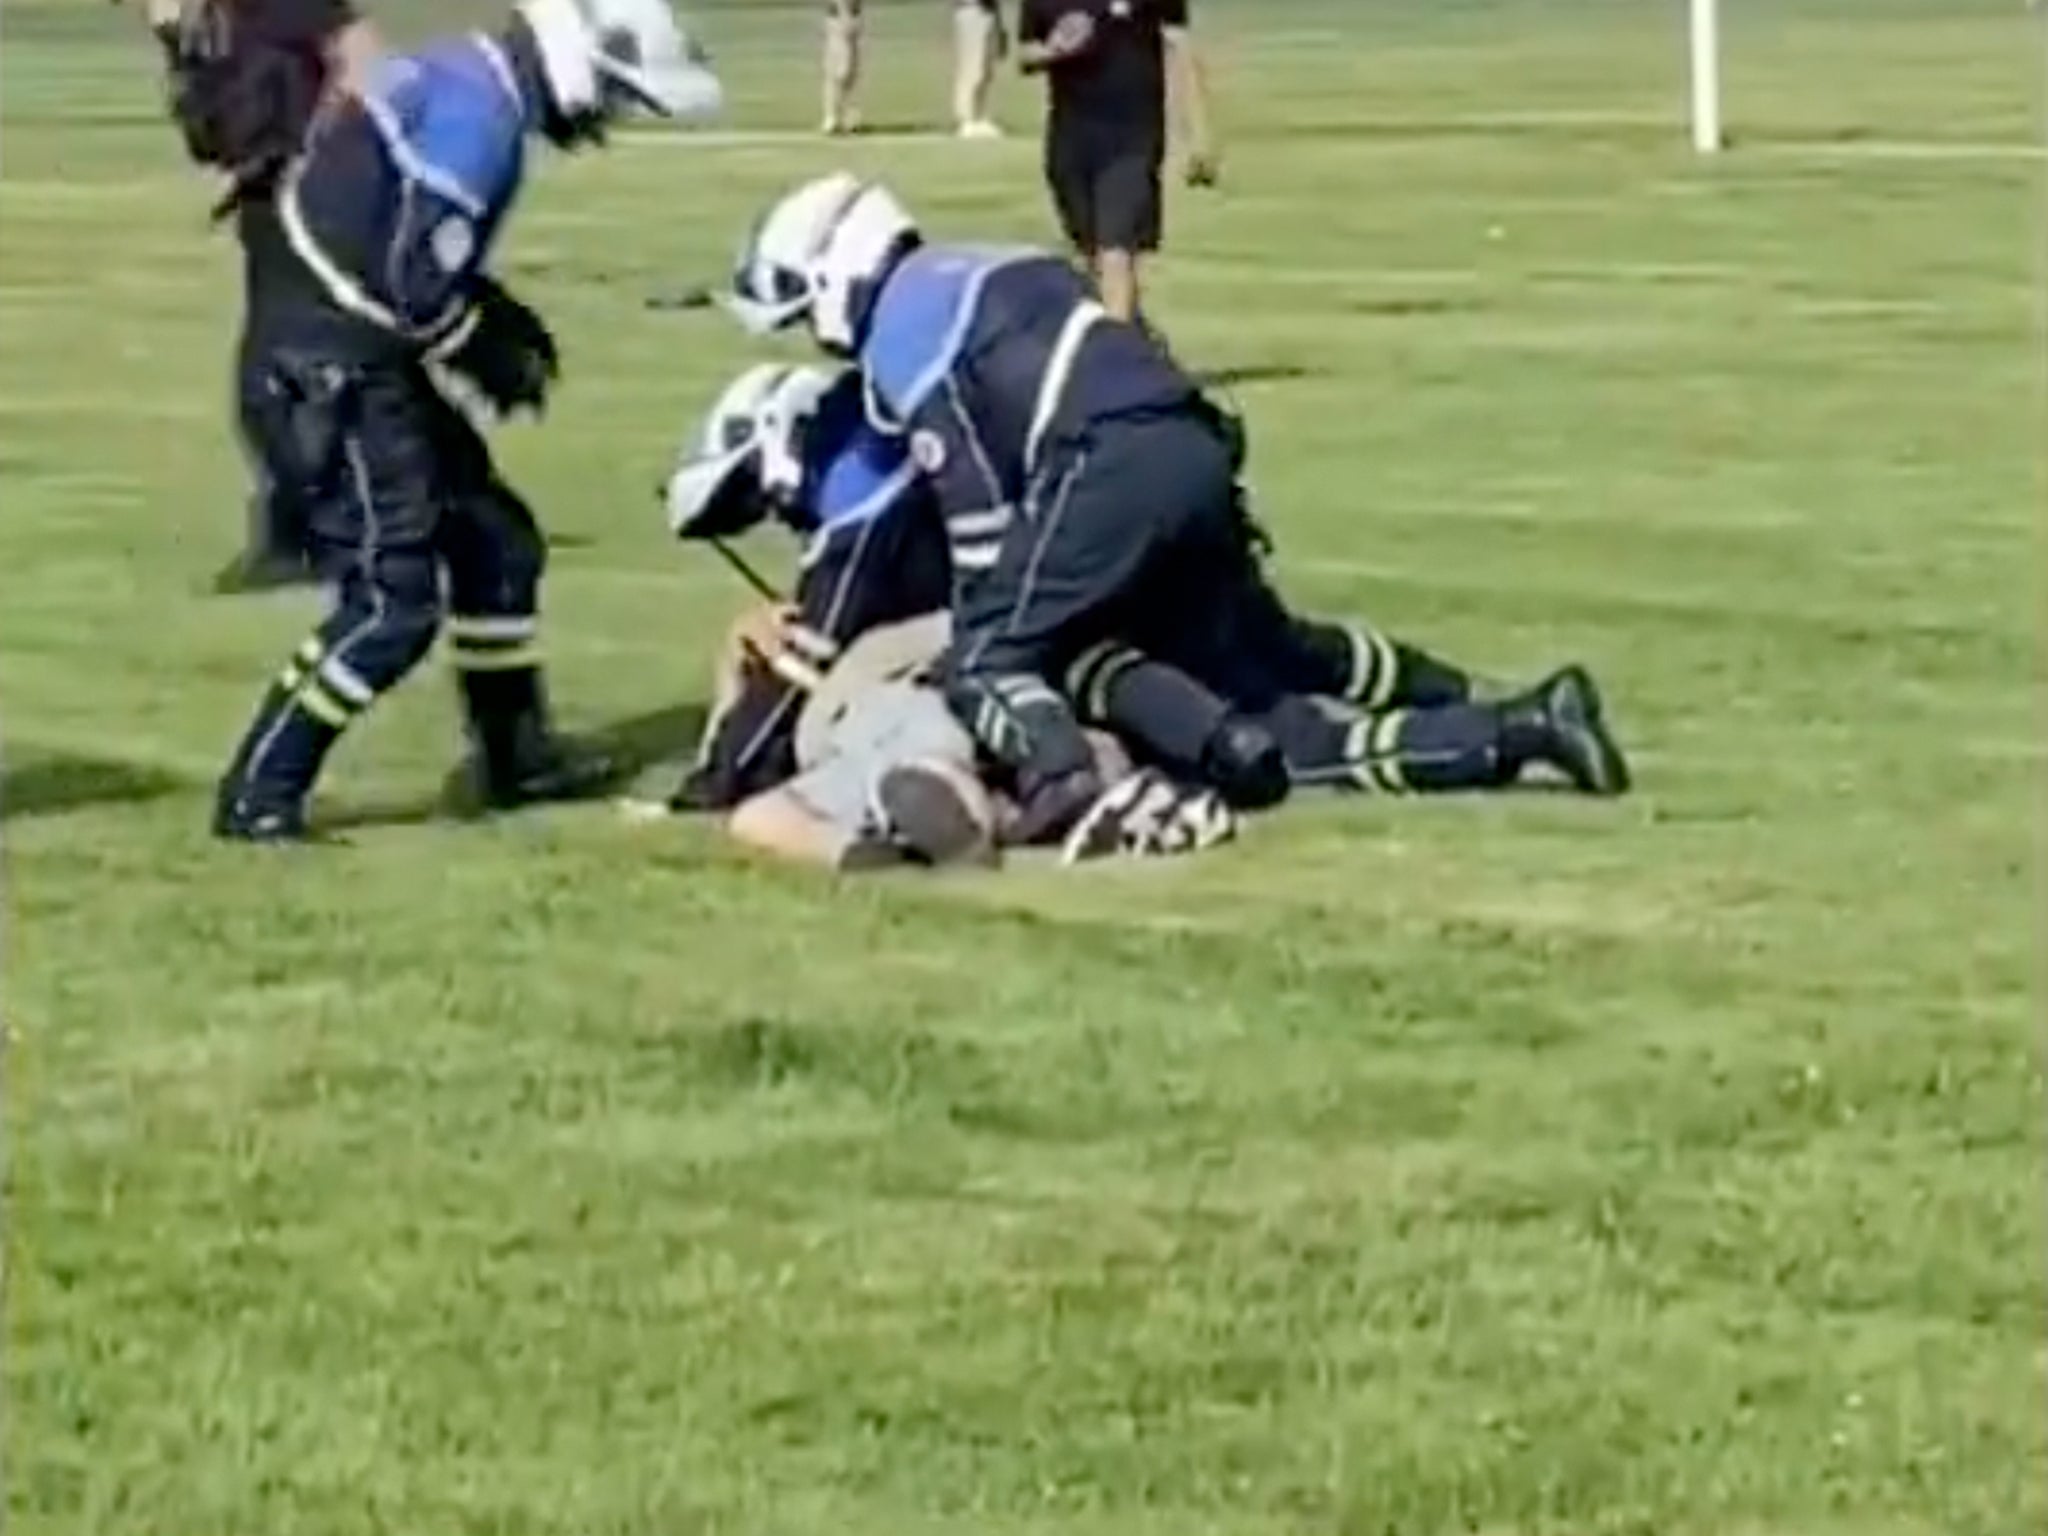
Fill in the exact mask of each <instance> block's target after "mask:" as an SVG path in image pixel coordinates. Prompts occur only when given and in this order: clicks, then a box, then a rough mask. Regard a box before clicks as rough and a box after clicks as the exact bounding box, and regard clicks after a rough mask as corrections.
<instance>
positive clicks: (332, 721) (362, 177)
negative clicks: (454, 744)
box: [214, 0, 720, 842]
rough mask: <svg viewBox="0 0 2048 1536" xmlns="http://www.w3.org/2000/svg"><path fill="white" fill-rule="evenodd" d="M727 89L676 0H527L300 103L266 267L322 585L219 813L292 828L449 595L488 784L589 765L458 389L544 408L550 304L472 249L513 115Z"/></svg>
mask: <svg viewBox="0 0 2048 1536" xmlns="http://www.w3.org/2000/svg"><path fill="white" fill-rule="evenodd" d="M719 96H720V92H719V87H718V82H717V79H716V77H715V76H713V75H712V74H711V73H710V72H709V70H708V69H706V68H705V67H704V66H703V62H702V59H701V56H700V55H698V54H696V53H695V51H694V50H693V49H692V48H691V47H690V45H689V43H688V41H687V39H686V38H685V37H684V35H683V33H682V31H681V29H680V28H679V27H678V25H677V23H676V20H675V17H674V15H673V14H672V13H671V12H670V11H669V9H668V7H667V5H666V3H665V0H520V4H519V5H518V7H517V9H516V11H515V12H514V14H513V16H512V18H511V21H510V22H509V24H508V25H506V26H505V27H504V28H503V29H502V30H501V31H499V32H498V33H496V34H495V35H486V34H483V33H475V34H472V35H470V36H467V37H463V38H460V39H455V40H451V41H448V42H445V43H441V44H438V45H436V46H432V47H429V48H427V49H425V50H423V51H421V52H419V53H416V54H411V55H407V56H402V57H399V56H394V57H387V58H385V59H382V60H380V61H379V62H378V63H377V65H376V66H375V67H374V68H373V69H372V70H371V71H370V73H369V75H368V77H367V78H366V79H364V81H363V82H362V83H361V85H360V86H359V87H358V89H357V91H356V93H355V94H354V95H353V96H351V97H349V98H347V99H345V100H342V101H339V102H337V103H335V104H334V106H333V107H332V109H331V110H328V111H326V112H323V113H322V115H321V117H320V118H319V119H318V120H317V121H316V122H315V124H314V126H313V128H312V131H311V132H310V134H309V135H308V138H307V143H306V147H305V150H304V152H303V154H302V155H301V156H300V157H299V158H297V159H296V160H294V161H293V162H292V164H291V165H290V167H289V168H288V169H287V170H286V171H285V173H284V175H283V177H282V179H281V181H280V183H279V185H278V190H277V214H278V219H277V223H278V229H279V232H280V234H281V237H282V241H281V245H280V246H279V247H278V248H276V249H274V250H272V249H269V248H263V249H261V250H259V252H258V257H259V259H258V260H257V262H256V270H255V278H256V286H257V289H258V291H259V299H258V307H259V308H262V309H264V311H265V313H266V314H267V315H268V316H269V323H267V324H266V325H265V327H264V328H263V331H262V365H263V369H264V372H265V377H266V382H267V383H268V385H269V387H270V389H271V391H272V393H273V395H274V396H275V397H276V398H277V399H278V400H279V402H280V406H281V412H282V415H283V418H284V426H285V429H286V430H285V431H284V433H283V434H282V437H281V442H282V443H283V444H285V445H286V446H287V447H288V449H289V462H288V464H287V465H286V466H285V468H286V473H287V474H288V476H289V479H290V483H291V484H292V486H293V487H294V490H295V492H296V493H297V494H298V495H300V496H302V497H303V498H304V499H305V502H304V504H305V505H306V506H307V507H308V508H309V510H310V530H311V545H312V550H313V556H314V561H315V564H316V567H317V569H318V572H319V574H320V576H321V577H322V578H323V579H324V580H325V581H327V582H328V583H330V584H331V586H332V589H333V591H334V593H335V602H334V606H333V608H332V610H331V611H330V612H329V614H328V616H327V618H326V620H325V621H324V622H323V623H322V624H321V625H320V626H319V627H318V628H317V629H316V630H315V631H314V633H313V634H312V635H311V636H310V637H309V638H308V639H307V640H306V642H305V643H304V644H303V645H302V646H300V648H299V649H298V651H297V652H296V653H295V654H294V655H293V657H292V658H291V660H290V661H289V662H288V663H287V664H286V666H285V667H284V669H283V671H282V672H281V673H280V675H279V676H278V678H277V680H276V681H275V682H274V683H273V684H272V685H271V687H270V689H269V690H268V692H267V693H266V694H265V696H264V698H263V701H262V703H261V704H260V705H259V707H258V709H257V712H256V718H255V719H254V720H253V721H252V722H251V724H250V726H249V729H248V732H247V734H246V735H245V736H244V738H243V740H242V744H241V746H240V748H239V749H238V750H237V752H236V754H235V757H234V760H233V762H232V763H231V764H230V766H229V768H228V771H227V773H226V775H225V777H224V778H223V779H222V781H221V786H220V793H219V799H218V802H217V805H216V811H215V820H214V830H215V832H216V833H217V834H218V835H220V836H222V837H226V838H231V839H240V840H246V841H254V842H280V841H291V840H296V839H299V838H303V837H304V836H305V835H306V833H307V824H306V801H307V798H308V796H309V795H310V792H311V790H312V787H313V782H314V779H315V777H316V776H317V775H318V773H319V770H320V766H321V763H322V761H323V760H324V759H325V757H326V756H327V753H328V751H329V749H330V748H332V746H333V745H334V743H335V742H336V741H337V740H338V739H339V738H340V736H341V734H342V732H343V731H344V730H345V729H346V728H347V727H348V725H349V724H350V723H351V721H353V720H354V718H355V717H356V716H358V715H360V714H361V713H362V712H363V711H364V710H365V709H367V708H368V707H369V706H370V705H371V704H372V703H373V702H374V701H375V700H376V699H377V697H378V696H379V695H380V694H382V693H384V692H385V691H386V690H387V689H389V688H391V687H392V686H393V685H394V684H396V683H397V682H398V681H399V680H400V679H401V678H403V677H404V676H405V675H406V674H407V673H409V672H410V671H411V670H412V669H413V667H414V666H416V665H417V664H418V663H419V661H420V660H421V659H422V658H423V657H424V656H425V655H426V653H427V651H428V649H429V648H430V647H431V646H432V644H433V642H434V638H435V635H436V633H437V632H438V631H439V630H440V628H441V627H442V617H443V609H444V605H445V608H446V612H447V625H446V627H447V630H448V633H449V639H450V641H451V642H452V650H453V656H454V662H455V666H456V670H457V674H458V677H459V680H460V683H461V690H462V699H463V704H464V708H465V712H466V715H467V717H468V724H469V732H470V737H471V743H472V747H473V759H472V767H473V771H474V777H475V781H476V786H477V789H478V791H479V794H480V797H481V799H482V800H483V802H484V803H485V804H486V805H488V806H491V807H494V808H509V807H512V806H516V805H520V804H524V803H527V802H530V801H536V800H546V799H563V798H569V797H572V796H576V795H580V794H583V793H587V792H589V791H590V790H593V789H596V788H598V787H600V785H601V784H602V782H603V781H604V779H605V777H606V770H605V765H603V764H601V763H597V762H595V761H593V760H591V759H589V758H587V757H584V756H581V755H579V754H577V753H574V752H572V751H569V750H567V749H566V747H565V745H564V744H563V743H562V742H561V741H560V740H559V739H558V738H557V737H556V735H555V733H554V732H553V730H552V728H551V726H550V724H549V719H548V711H547V706H546V699H545V696H544V693H543V690H542V686H541V669H540V663H539V657H538V652H537V649H536V640H537V635H538V623H539V621H538V608H539V595H540V590H539V589H540V579H541V571H542V567H543V564H544V562H545V558H546V545H545V542H544V541H543V539H542V536H541V533H540V529H539V527H538V525H537V524H536V522H535V520H534V516H533V513H532V512H531V511H530V510H529V509H528V508H527V506H526V504H525V503H524V502H523V501H521V500H520V498H519V497H518V495H517V494H516V493H514V492H513V490H512V489H511V488H510V487H509V486H507V485H506V484H505V482H504V481H503V480H502V479H501V478H499V476H498V473H497V470H496V468H495V466H494V465H493V464H492V462H491V455H490V450H489V448H488V447H487V446H486V444H485V442H484V439H483V437H482V436H481V435H480V433H479V432H478V430H477V428H476V427H475V426H474V425H473V424H472V422H471V421H470V419H469V418H468V417H467V416H466V415H465V414H464V413H463V411H462V410H461V409H459V408H458V405H457V404H456V403H455V400H456V398H458V397H460V398H463V399H466V400H469V401H472V402H475V403H480V405H481V406H482V407H485V408H487V409H488V411H489V413H491V414H495V415H501V416H502V415H504V414H506V413H508V412H512V411H516V410H521V409H528V410H534V411H538V410H539V409H540V408H541V407H542V405H543V404H544V403H545V401H546V398H547V395H548V392H549V389H550V387H551V386H552V384H553V382H554V379H555V377H556V374H557V372H558V369H559V363H558V357H557V353H556V348H555V343H554V340H553V337H552V336H551V335H550V334H549V332H548V329H547V327H546V326H545V325H544V324H543V323H542V322H541V320H540V318H539V316H537V315H536V314H535V313H534V312H533V311H532V310H531V309H529V308H527V307H526V306H525V305H524V304H522V303H521V302H520V301H519V300H517V299H516V298H514V297H513V296H512V295H511V294H510V293H508V292H507V291H506V290H505V289H504V288H503V287H501V286H500V285H499V284H498V283H497V282H496V281H494V280H493V279H492V278H491V277H490V276H489V275H488V274H487V273H486V271H485V264H486V261H487V258H488V256H489V254H490V251H491V249H492V246H493V244H494V242H495V239H496V237H497V235H498V233H499V231H500V229H501V227H502V225H503V223H504V220H505V216H506V214H507V213H508V211H509V210H510V208H511V205H512V202H513V200H514V198H515V196H516V195H517V193H518V191H519V188H520V185H521V183H522V181H523V180H524V176H525V168H526V147H527V146H526V140H527V138H528V136H529V135H531V134H540V135H542V136H544V137H545V138H546V139H548V140H549V141H550V142H551V143H553V144H555V145H557V146H559V147H561V148H564V149H567V148H572V147H575V146H577V145H581V144H589V143H594V142H597V141H598V140H599V139H601V138H602V136H603V130H604V128H605V125H606V123H607V121H608V120H609V119H611V118H613V117H615V116H617V115H619V114H620V113H622V112H625V111H629V110H633V109H636V108H639V109H645V110H651V111H655V112H660V113H665V114H670V115H681V114H684V113H691V114H696V113H705V112H709V111H712V110H715V109H716V107H717V105H718V101H719ZM444 381H445V385H444ZM444 387H445V388H446V389H447V390H448V391H449V393H447V394H444V393H443V392H442V390H443V388H444Z"/></svg>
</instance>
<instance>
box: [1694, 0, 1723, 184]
mask: <svg viewBox="0 0 2048 1536" xmlns="http://www.w3.org/2000/svg"><path fill="white" fill-rule="evenodd" d="M1691 5H1692V27H1691V33H1692V41H1691V44H1690V48H1689V52H1690V54H1691V59H1692V147H1693V148H1694V149H1696V150H1698V151H1699V152H1700V153H1701V154H1703V155H1712V154H1718V153H1719V152H1720V150H1721V147H1722V143H1723V137H1722V133H1721V0H1691Z"/></svg>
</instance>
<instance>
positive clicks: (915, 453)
mask: <svg viewBox="0 0 2048 1536" xmlns="http://www.w3.org/2000/svg"><path fill="white" fill-rule="evenodd" d="M910 459H911V462H912V463H913V464H915V465H916V466H917V467H918V468H919V469H921V470H923V471H924V472H925V473H926V474H928V475H936V474H937V473H938V472H939V471H940V470H942V469H944V468H945V467H946V440H945V439H944V438H943V437H941V436H939V434H938V433H936V432H933V431H930V430H928V429H926V428H919V429H918V430H917V431H915V432H913V433H911V434H910Z"/></svg>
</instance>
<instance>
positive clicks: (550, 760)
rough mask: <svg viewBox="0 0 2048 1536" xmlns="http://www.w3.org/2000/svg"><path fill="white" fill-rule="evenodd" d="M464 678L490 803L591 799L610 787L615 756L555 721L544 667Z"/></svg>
mask: <svg viewBox="0 0 2048 1536" xmlns="http://www.w3.org/2000/svg"><path fill="white" fill-rule="evenodd" d="M457 676H458V677H459V678H460V679H461V684H462V701H463V706H464V708H465V710H466V711H467V713H468V717H469V737H470V749H471V752H470V762H469V777H470V782H471V785H472V786H473V788H474V789H475V792H476V795H477V798H478V799H479V800H480V801H481V802H482V803H483V805H484V807H485V808H486V809H489V810H494V811H507V810H513V809H515V808H517V807H519V806H522V805H532V804H535V803H536V802H539V801H544V800H584V799H589V798H590V797H592V796H594V795H598V794H602V793H603V792H604V791H605V790H606V789H607V788H609V787H610V785H611V783H612V780H613V778H614V769H613V765H612V763H611V762H610V760H609V759H607V758H604V757H602V756H600V755H598V754H595V753H592V752H590V751H587V750H585V749H582V748H579V747H577V746H575V745H574V744H572V743H570V742H568V741H566V740H564V739H563V738H562V737H561V736H559V735H557V734H556V733H555V731H554V730H553V728H552V727H551V726H550V725H549V723H548V714H547V699H546V696H545V694H544V692H543V690H542V688H541V683H540V669H539V668H538V667H515V668H510V669H507V670H504V671H492V670H474V671H463V672H459V673H458V674H457Z"/></svg>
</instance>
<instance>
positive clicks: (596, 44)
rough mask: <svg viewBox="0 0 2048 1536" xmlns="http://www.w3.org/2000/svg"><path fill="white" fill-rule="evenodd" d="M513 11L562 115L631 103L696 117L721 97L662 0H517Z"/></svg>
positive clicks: (704, 61)
mask: <svg viewBox="0 0 2048 1536" xmlns="http://www.w3.org/2000/svg"><path fill="white" fill-rule="evenodd" d="M518 13H519V15H520V16H521V17H522V18H523V19H524V20H525V22H526V25H527V28H528V30H529V31H531V32H532V34H533V40H534V43H535V46H536V47H537V48H538V50H539V52H540V64H541V72H542V73H543V74H544V75H545V76H546V77H547V87H548V96H549V98H550V99H551V100H552V102H553V104H554V107H555V110H556V111H557V112H559V113H560V114H561V115H562V116H563V117H565V118H572V119H573V118H581V117H593V116H611V115H616V114H617V113H618V112H619V111H621V110H622V109H624V110H630V109H632V108H635V107H638V108H641V109H643V110H646V111H650V112H655V113H658V114H660V115H661V116H663V117H690V118H699V117H708V116H711V115H712V114H713V113H715V112H717V111H718V109H719V107H720V105H721V104H722V102H723V101H724V95H725V93H724V90H723V88H722V87H721V86H720V85H719V83H718V76H717V75H715V74H713V73H712V72H711V69H710V61H709V59H708V58H707V57H706V55H705V53H704V50H703V49H702V48H701V47H700V46H699V45H698V44H697V42H696V41H695V40H694V39H693V38H692V37H691V36H690V35H689V34H688V33H687V32H686V31H684V30H683V27H682V25H681V23H679V22H678V21H677V20H676V14H675V12H674V11H673V10H671V9H670V8H669V5H668V0H519V5H518Z"/></svg>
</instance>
